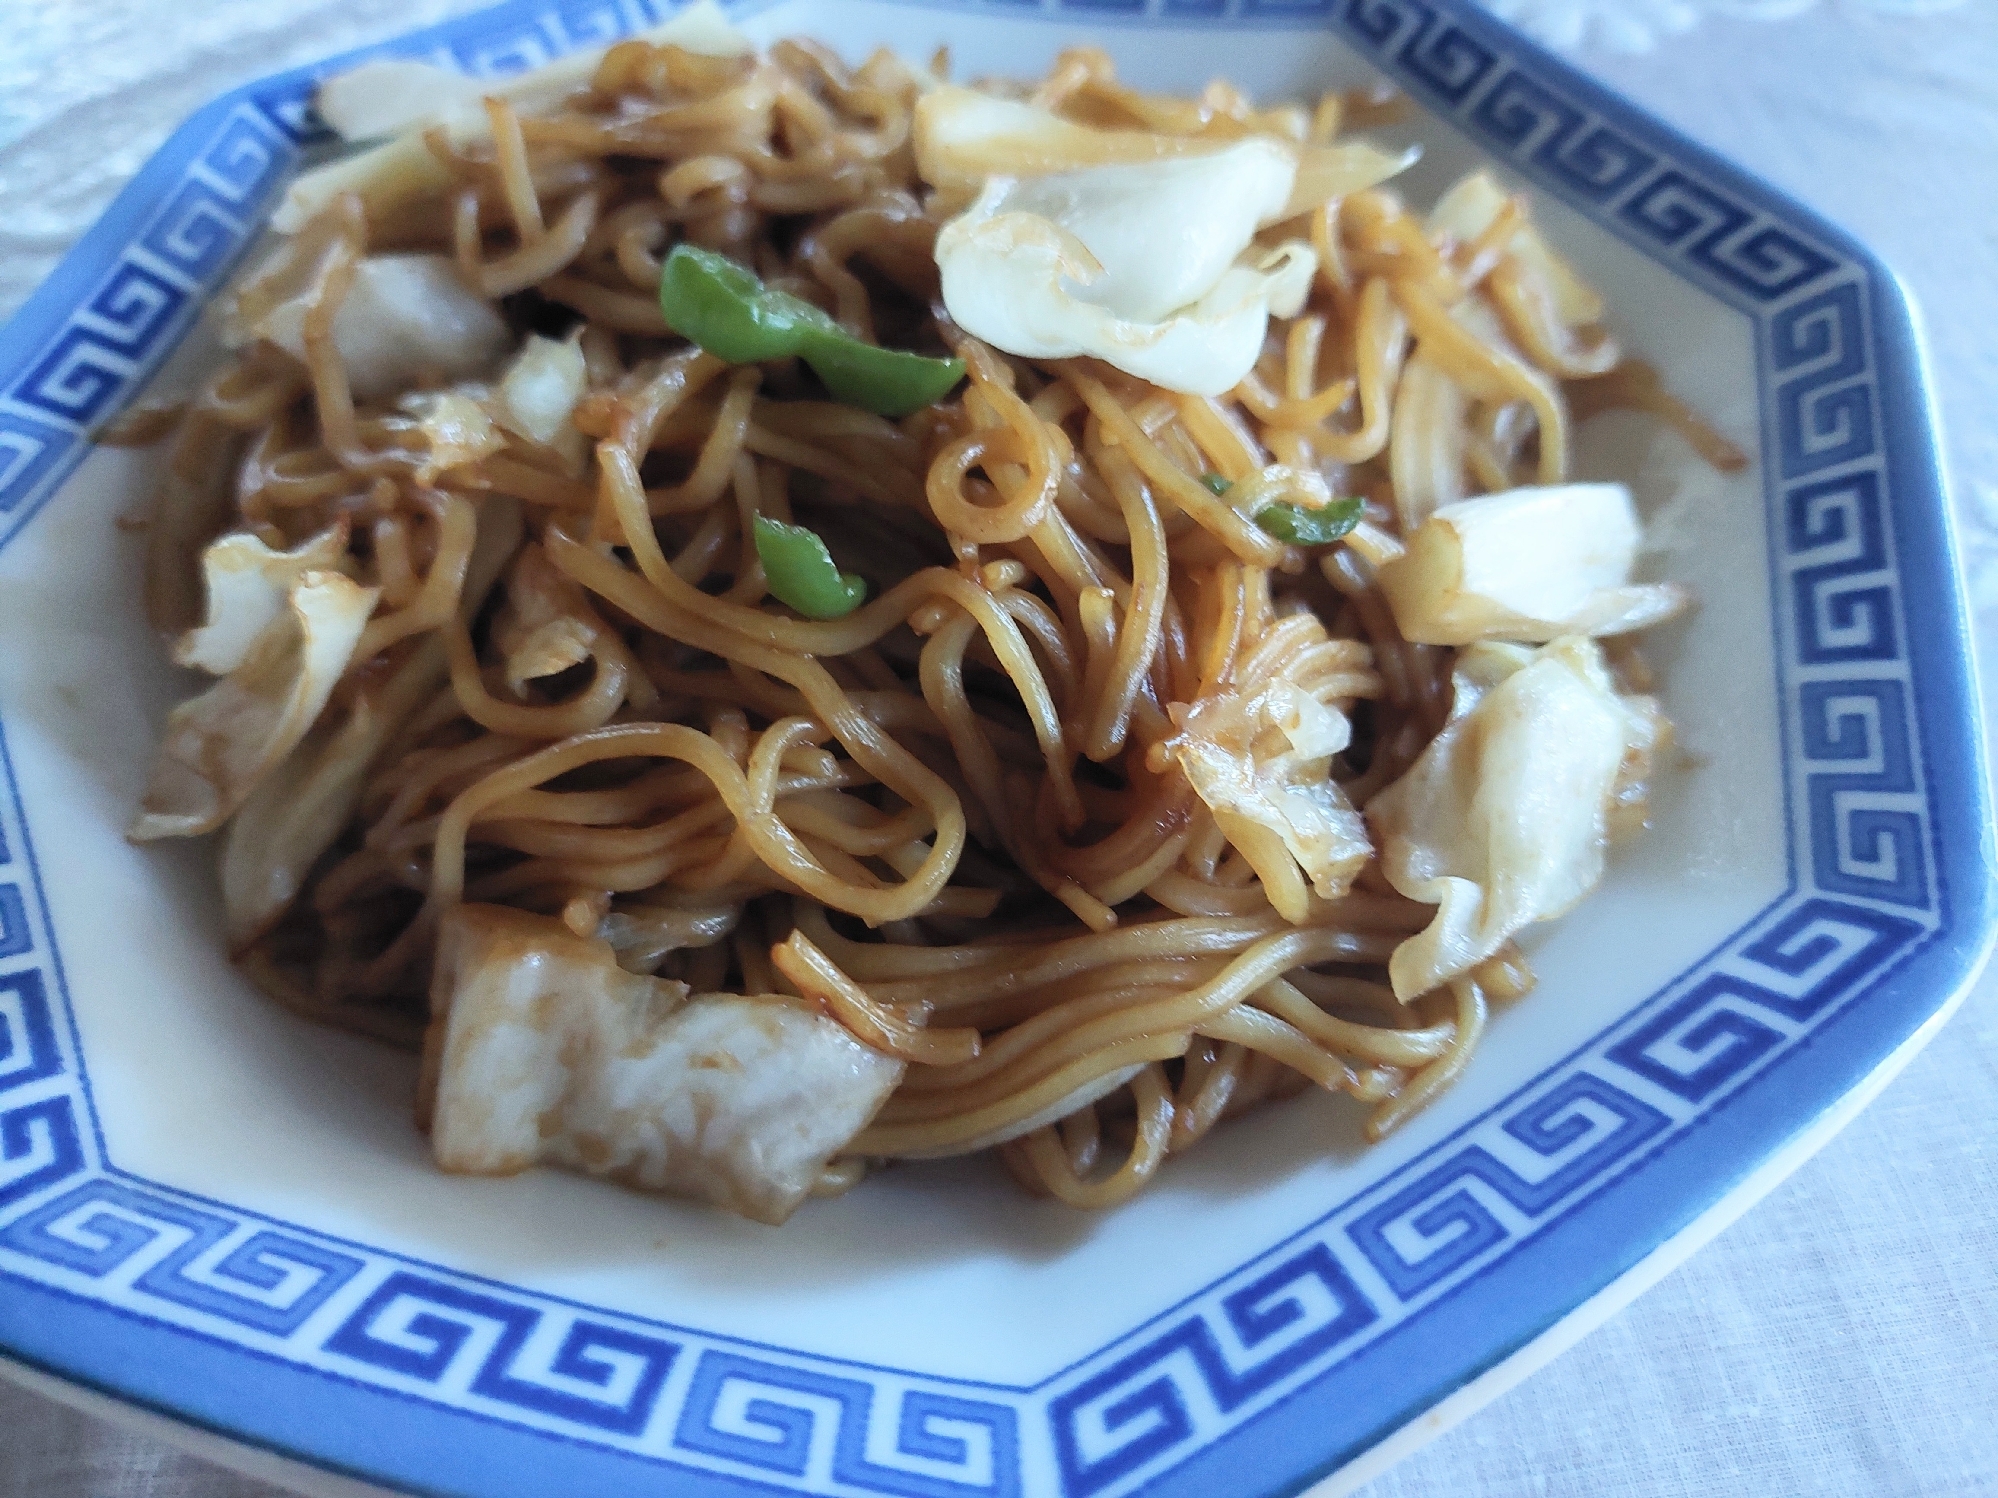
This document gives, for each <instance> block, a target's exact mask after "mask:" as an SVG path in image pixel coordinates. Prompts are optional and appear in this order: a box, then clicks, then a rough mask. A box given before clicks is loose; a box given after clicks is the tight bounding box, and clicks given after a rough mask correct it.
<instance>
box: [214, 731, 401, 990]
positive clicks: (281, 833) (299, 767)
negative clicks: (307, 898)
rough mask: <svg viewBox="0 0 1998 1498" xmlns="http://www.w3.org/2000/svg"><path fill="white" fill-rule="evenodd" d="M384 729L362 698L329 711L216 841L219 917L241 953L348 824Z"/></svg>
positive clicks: (260, 784)
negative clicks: (345, 709)
mask: <svg viewBox="0 0 1998 1498" xmlns="http://www.w3.org/2000/svg"><path fill="white" fill-rule="evenodd" d="M386 727H387V725H386V724H385V723H384V721H383V714H382V713H381V712H380V710H379V709H377V708H376V706H375V705H374V704H373V703H371V702H369V701H368V700H367V699H366V698H365V697H363V698H360V699H358V700H357V701H356V702H355V704H354V710H353V711H352V712H350V713H348V714H347V715H346V716H345V717H344V718H341V717H337V716H335V715H333V714H330V713H329V714H327V715H326V717H325V718H324V719H323V720H322V721H321V722H319V723H317V724H315V725H314V726H313V728H312V731H311V732H310V733H308V734H307V735H306V736H305V737H304V739H302V740H301V741H300V742H299V745H298V747H297V748H296V749H294V750H293V751H292V752H291V753H290V754H288V755H287V756H285V759H284V762H283V763H282V764H280V765H278V767H277V768H276V769H275V770H273V771H272V772H271V773H270V774H268V775H266V776H264V778H263V779H262V780H260V781H258V782H257V785H256V788H255V789H254V790H252V791H251V792H250V795H249V797H248V799H247V800H245V801H244V802H243V805H242V808H241V809H240V810H238V811H237V813H236V814H235V816H233V817H231V818H230V819H229V826H228V828H227V830H226V831H225V832H224V833H223V836H222V857H221V873H222V913H223V922H224V926H225V927H226V930H227V934H228V939H229V950H230V952H231V953H241V952H242V951H244V950H245V949H246V948H248V947H249V946H250V945H251V944H252V943H254V942H255V941H256V940H257V938H259V937H260V936H262V935H263V934H264V933H265V932H266V931H268V930H270V928H271V927H272V926H273V925H275V924H276V922H277V918H278V917H279V916H280V915H282V914H283V913H284V910H285V907H286V906H288V905H290V904H291V902H292V901H293V900H294V899H296V898H297V897H298V892H299V890H300V889H301V888H302V887H303V886H304V883H305V876H306V874H307V873H308V872H309V871H310V870H311V868H312V866H313V864H315V863H317V862H318V861H319V856H320V855H321V854H322V853H324V852H325V851H326V850H327V849H328V848H330V847H332V846H333V841H334V839H335V838H337V837H339V835H340V829H341V828H343V827H345V826H346V825H347V821H348V818H350V817H351V816H352V815H353V812H354V807H355V805H356V804H357V803H358V802H359V800H360V797H361V790H362V787H363V786H364V784H365V783H366V781H367V776H368V766H369V764H370V763H372V762H373V760H374V755H375V751H376V750H377V749H379V748H380V747H381V741H382V739H383V737H384V736H385V729H386Z"/></svg>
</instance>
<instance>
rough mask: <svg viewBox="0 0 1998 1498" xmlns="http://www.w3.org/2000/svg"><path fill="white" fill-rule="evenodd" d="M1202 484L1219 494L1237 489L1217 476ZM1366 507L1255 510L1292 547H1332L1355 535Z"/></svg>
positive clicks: (1348, 502) (1336, 504)
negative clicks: (1354, 531) (1341, 538)
mask: <svg viewBox="0 0 1998 1498" xmlns="http://www.w3.org/2000/svg"><path fill="white" fill-rule="evenodd" d="M1200 482H1201V483H1203V484H1205V485H1206V486H1207V487H1208V488H1210V489H1212V490H1213V491H1214V492H1215V493H1216V494H1217V495H1219V494H1226V493H1227V492H1228V491H1229V490H1230V489H1232V488H1234V487H1235V486H1234V484H1233V483H1232V482H1230V481H1229V480H1227V479H1224V478H1223V477H1221V475H1220V474H1218V473H1203V474H1202V475H1201V476H1200ZM1366 507H1367V503H1366V501H1365V500H1363V499H1335V500H1333V501H1332V502H1331V503H1330V504H1328V505H1323V506H1321V507H1320V508H1318V509H1315V510H1308V509H1306V508H1305V507H1304V506H1303V505H1283V504H1277V505H1264V506H1263V507H1262V508H1261V509H1260V510H1258V511H1256V524H1257V525H1259V526H1261V527H1262V528H1263V530H1264V531H1265V532H1266V533H1267V534H1269V535H1272V536H1275V537H1276V538H1277V540H1279V541H1287V542H1289V543H1290V544H1291V545H1292V546H1329V545H1331V544H1332V543H1333V542H1334V541H1337V540H1338V539H1339V538H1340V537H1342V536H1347V535H1350V534H1352V530H1353V527H1354V526H1356V525H1358V524H1359V523H1360V516H1361V515H1362V514H1363V513H1364V512H1365V510H1366Z"/></svg>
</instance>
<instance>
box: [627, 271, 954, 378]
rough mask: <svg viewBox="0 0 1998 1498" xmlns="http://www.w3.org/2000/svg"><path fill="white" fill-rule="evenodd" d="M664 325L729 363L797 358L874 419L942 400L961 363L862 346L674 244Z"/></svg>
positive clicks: (810, 309)
mask: <svg viewBox="0 0 1998 1498" xmlns="http://www.w3.org/2000/svg"><path fill="white" fill-rule="evenodd" d="M659 310H660V311H661V312H663V313H665V315H666V323H667V326H669V327H670V328H672V329H673V331H674V332H676V333H678V334H680V335H681V336H682V337H683V338H690V339H692V340H693V341H694V342H695V343H697V344H699V345H700V346H701V347H702V348H703V349H705V350H707V351H708V352H709V353H711V354H713V355H714V356H715V357H716V358H718V359H725V360H727V361H728V362H729V363H730V364H759V363H761V362H762V361H764V360H765V359H785V358H789V357H791V356H792V355H794V354H795V355H796V356H797V357H799V358H801V359H803V360H804V361H805V362H806V363H807V364H809V365H810V366H811V367H812V370H813V372H814V373H815V374H817V375H818V377H819V378H820V379H821V380H824V381H825V384H826V389H828V390H830V391H831V392H832V394H833V396H834V398H835V399H837V400H841V401H844V402H845V403H846V404H848V405H850V406H859V407H861V408H863V409H864V410H868V411H872V412H874V413H875V414H876V415H877V416H907V415H908V414H909V413H910V412H912V411H920V410H921V409H922V408H923V407H924V406H927V405H929V404H930V403H932V402H933V401H939V400H942V399H943V398H944V396H946V395H948V394H950V392H951V389H952V387H954V386H955V385H956V384H957V382H958V381H959V380H961V379H963V378H964V361H963V360H962V359H931V358H927V357H925V356H924V355H922V354H912V353H908V352H906V351H904V350H901V349H885V348H877V347H876V346H875V345H874V344H871V343H863V342H862V341H861V340H860V339H858V338H855V337H854V336H853V335H852V334H851V333H849V332H847V331H846V330H845V329H844V328H842V327H841V326H840V325H839V324H838V323H836V322H834V321H833V319H832V318H831V317H829V316H828V315H827V314H826V313H824V312H822V311H820V310H819V309H818V308H817V307H814V306H813V305H812V304H811V303H810V302H807V301H802V300H800V299H799V298H797V297H794V296H792V295H790V293H788V292H783V291H772V290H771V289H770V288H769V287H767V286H765V285H764V284H763V282H762V280H761V279H759V278H758V277H757V275H756V274H755V272H753V271H751V270H749V269H747V268H746V267H744V266H742V265H739V264H737V263H736V262H735V261H733V260H731V259H729V257H728V256H726V255H720V254H717V253H715V251H713V250H704V249H701V248H700V247H699V246H697V245H690V244H678V245H675V246H674V247H673V252H672V253H671V254H670V255H668V256H667V257H666V265H665V268H664V271H663V273H662V274H661V275H660V277H659Z"/></svg>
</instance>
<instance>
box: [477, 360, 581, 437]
mask: <svg viewBox="0 0 1998 1498" xmlns="http://www.w3.org/2000/svg"><path fill="white" fill-rule="evenodd" d="M589 387H590V372H589V369H588V367H587V366H586V365H585V364H584V362H583V351H582V349H581V348H580V347H579V346H578V345H577V344H576V343H575V341H574V340H560V341H558V340H556V339H553V338H543V337H542V336H541V335H540V334H539V333H530V334H528V335H527V342H525V343H523V344H522V345H521V346H520V352H519V353H517V354H515V355H514V356H513V362H512V363H511V364H509V365H507V367H506V372H505V373H504V374H502V375H501V376H500V379H499V386H498V390H497V402H496V409H495V410H494V413H493V414H494V416H495V417H496V418H497V419H498V421H499V424H500V425H501V426H503V427H505V428H506V429H507V430H508V431H510V432H518V433H519V434H520V435H521V436H523V437H527V438H529V439H531V440H533V441H535V442H539V443H541V444H542V445H543V446H544V447H554V446H557V445H558V442H559V439H560V438H561V437H562V436H563V435H564V434H565V433H566V432H570V431H574V428H573V426H571V424H570V421H569V417H570V414H571V413H572V412H574V411H575V409H576V402H577V401H579V400H581V399H582V398H583V392H584V391H586V390H588V389H589Z"/></svg>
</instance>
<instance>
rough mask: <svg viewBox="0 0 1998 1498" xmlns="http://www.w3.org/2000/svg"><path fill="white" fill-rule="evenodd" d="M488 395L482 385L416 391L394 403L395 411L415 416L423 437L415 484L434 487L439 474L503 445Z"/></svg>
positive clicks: (496, 450) (504, 444) (504, 440)
mask: <svg viewBox="0 0 1998 1498" xmlns="http://www.w3.org/2000/svg"><path fill="white" fill-rule="evenodd" d="M491 400H492V396H491V393H490V392H489V391H487V390H486V388H485V387H484V386H482V385H460V386H457V387H455V388H453V389H450V390H418V391H414V392H412V393H411V394H409V395H405V396H403V397H402V398H401V399H400V400H398V401H397V402H396V409H397V410H399V411H403V412H405V413H407V414H408V415H410V416H414V417H415V418H416V422H417V430H418V432H419V433H420V434H421V435H422V438H423V460H422V462H421V463H420V464H418V466H417V469H416V481H417V482H418V483H420V484H434V483H436V482H437V478H438V476H439V475H440V474H443V473H446V472H448V471H449V470H451V469H453V468H459V467H462V466H463V465H465V464H467V463H476V462H478V460H479V459H481V458H483V457H485V456H486V455H487V454H488V453H495V452H498V451H499V450H500V449H501V448H502V447H505V446H506V437H505V436H504V434H502V433H501V431H500V429H499V427H498V426H497V425H496V424H495V423H494V421H493V418H492V414H491V413H490V412H489V411H488V410H487V405H488V403H489V402H490V401H491Z"/></svg>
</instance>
